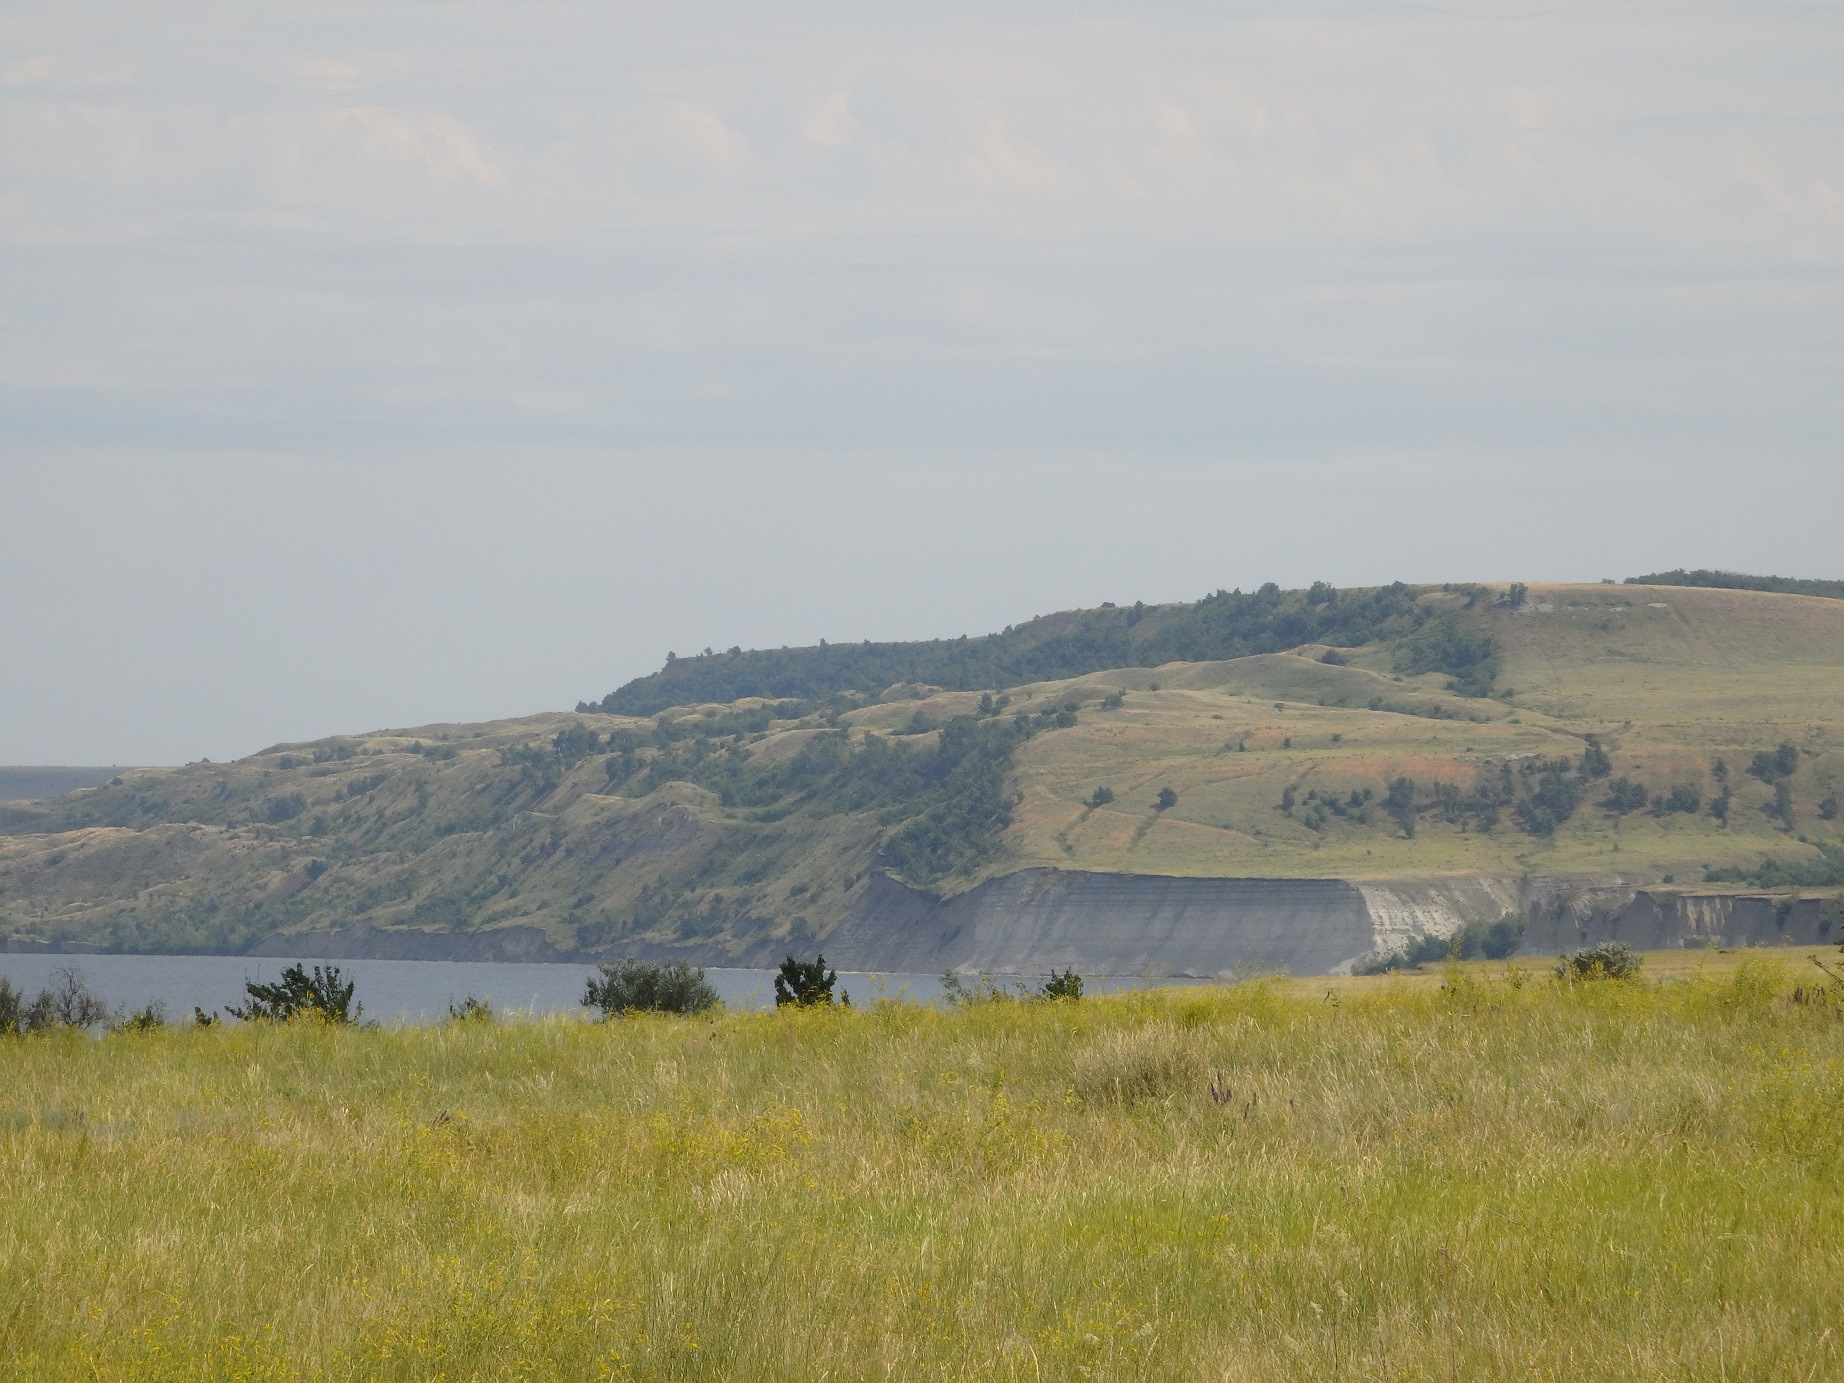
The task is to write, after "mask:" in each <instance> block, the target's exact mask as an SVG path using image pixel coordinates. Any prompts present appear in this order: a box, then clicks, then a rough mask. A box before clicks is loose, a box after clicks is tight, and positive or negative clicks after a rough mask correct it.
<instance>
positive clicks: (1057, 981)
mask: <svg viewBox="0 0 1844 1383" xmlns="http://www.w3.org/2000/svg"><path fill="white" fill-rule="evenodd" d="M1037 997H1038V998H1040V999H1080V998H1081V997H1082V976H1080V975H1078V974H1077V973H1076V972H1075V971H1074V970H1073V969H1069V970H1065V971H1064V972H1063V973H1062V974H1060V975H1059V974H1057V972H1056V971H1054V970H1052V971H1051V972H1050V978H1049V979H1047V980H1045V981H1044V987H1043V988H1042V989H1040V990H1038V991H1037Z"/></svg>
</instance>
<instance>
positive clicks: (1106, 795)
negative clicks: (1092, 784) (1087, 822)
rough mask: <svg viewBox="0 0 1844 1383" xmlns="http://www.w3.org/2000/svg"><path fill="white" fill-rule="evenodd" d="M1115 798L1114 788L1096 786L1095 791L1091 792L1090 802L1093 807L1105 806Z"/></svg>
mask: <svg viewBox="0 0 1844 1383" xmlns="http://www.w3.org/2000/svg"><path fill="white" fill-rule="evenodd" d="M1113 800H1114V789H1113V788H1096V789H1095V791H1094V792H1092V793H1090V794H1089V799H1088V804H1089V806H1091V807H1105V806H1107V805H1108V803H1110V802H1112V801H1113Z"/></svg>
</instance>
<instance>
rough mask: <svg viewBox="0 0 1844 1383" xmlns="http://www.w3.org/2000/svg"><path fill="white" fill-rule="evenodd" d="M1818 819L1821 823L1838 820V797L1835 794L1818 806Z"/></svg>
mask: <svg viewBox="0 0 1844 1383" xmlns="http://www.w3.org/2000/svg"><path fill="white" fill-rule="evenodd" d="M1818 819H1819V820H1820V821H1836V820H1837V819H1838V795H1837V794H1836V793H1835V792H1834V793H1832V794H1831V796H1829V797H1827V798H1825V800H1824V801H1822V802H1820V803H1819V804H1818Z"/></svg>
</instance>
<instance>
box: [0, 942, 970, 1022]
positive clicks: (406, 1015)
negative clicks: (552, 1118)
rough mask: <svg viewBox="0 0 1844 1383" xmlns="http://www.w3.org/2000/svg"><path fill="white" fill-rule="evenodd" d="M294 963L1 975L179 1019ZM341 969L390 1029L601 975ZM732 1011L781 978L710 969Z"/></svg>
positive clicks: (218, 960)
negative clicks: (77, 978) (474, 1002)
mask: <svg viewBox="0 0 1844 1383" xmlns="http://www.w3.org/2000/svg"><path fill="white" fill-rule="evenodd" d="M292 963H293V962H292V961H290V960H288V959H287V958H286V957H275V956H260V957H258V956H33V955H0V975H4V976H6V977H7V978H8V979H9V980H11V981H12V982H13V987H14V988H16V989H24V990H26V991H27V992H28V993H31V994H36V993H37V992H38V991H39V989H40V988H41V987H43V986H44V985H46V984H48V983H49V982H50V979H51V972H52V971H53V970H56V969H59V968H61V967H65V966H68V967H70V968H71V969H73V970H76V971H77V972H78V973H79V974H81V975H82V977H83V980H84V983H85V984H87V985H88V986H89V987H90V989H91V991H92V992H93V993H95V994H96V995H97V996H98V997H99V998H101V999H102V1000H103V1002H105V1003H107V1004H108V1005H110V1007H112V1008H113V1007H117V1006H126V1007H128V1008H137V1009H138V1008H140V1007H141V1006H142V1005H144V1004H146V1003H147V1002H148V1001H149V1000H153V999H158V1000H160V1001H161V1002H163V1003H164V1004H166V1006H167V1011H168V1013H169V1015H170V1016H171V1017H173V1018H183V1017H190V1016H191V1013H192V1010H193V1009H194V1008H202V1009H204V1010H205V1012H207V1013H212V1012H215V1011H216V1010H219V1009H222V1008H223V1007H224V1006H225V1005H227V1004H240V1003H242V1002H243V1000H244V997H245V995H244V989H243V985H244V981H245V980H269V981H273V980H276V979H279V978H280V977H281V973H282V968H283V967H284V966H286V965H290V964H292ZM301 963H302V964H303V965H306V966H308V967H309V968H310V969H311V968H312V967H313V966H315V965H337V966H338V967H339V968H340V970H341V971H343V972H344V974H345V975H346V977H347V978H348V979H351V980H353V981H355V982H356V983H357V985H358V990H357V993H356V995H355V997H356V998H357V999H358V1001H359V1002H360V1003H362V1004H364V1005H365V1016H366V1017H367V1018H376V1019H379V1020H381V1021H383V1022H387V1023H390V1022H397V1023H429V1022H435V1021H438V1020H440V1019H443V1018H446V1017H447V1016H448V1006H449V1005H450V1004H459V1003H460V1002H461V1001H462V1000H463V999H465V998H467V996H468V995H470V994H472V995H475V996H477V997H479V998H482V999H486V1000H487V1001H488V1002H490V1003H491V1004H492V1005H493V1007H494V1008H495V1009H498V1010H499V1011H501V1012H502V1013H503V1012H508V1011H511V1010H523V1011H525V1012H527V1013H577V1012H580V1011H581V1007H580V1006H581V1004H582V999H583V987H584V985H585V983H586V982H587V981H588V979H589V977H590V976H591V975H592V974H594V973H595V969H594V967H593V966H589V965H556V964H550V965H538V964H509V963H508V964H502V963H499V962H494V961H451V960H337V961H311V960H309V961H303V962H301ZM705 977H706V978H707V979H709V980H710V982H711V985H712V987H713V988H715V989H716V990H717V992H718V994H719V995H721V996H722V997H723V1000H724V1002H725V1003H728V1004H731V1005H733V1006H737V1007H742V1008H759V1007H763V1006H769V1005H773V1003H774V1002H775V972H774V971H772V970H706V971H705ZM839 984H840V986H841V987H843V988H844V989H845V990H846V991H847V992H849V993H850V994H851V996H852V998H853V1000H854V1001H856V1002H858V1003H863V1002H866V1001H867V1000H871V999H875V998H878V997H880V996H887V997H889V998H897V997H907V998H911V999H915V1000H918V1001H924V1002H925V1001H928V1000H931V999H937V998H939V997H940V995H941V977H940V976H938V975H861V974H850V975H848V974H845V973H844V972H841V973H840V975H839Z"/></svg>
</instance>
